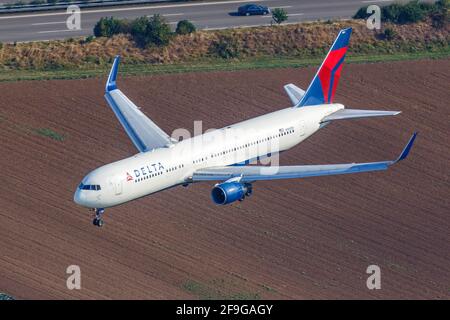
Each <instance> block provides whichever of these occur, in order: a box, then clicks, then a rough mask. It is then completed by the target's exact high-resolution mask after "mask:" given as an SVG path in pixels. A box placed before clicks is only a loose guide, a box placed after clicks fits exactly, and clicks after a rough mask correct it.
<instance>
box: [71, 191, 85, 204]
mask: <svg viewBox="0 0 450 320" xmlns="http://www.w3.org/2000/svg"><path fill="white" fill-rule="evenodd" d="M84 200H86V195H85V194H84V192H81V190H80V189H77V191H75V194H74V195H73V201H74V202H75V203H76V204H79V205H81V206H82V205H84Z"/></svg>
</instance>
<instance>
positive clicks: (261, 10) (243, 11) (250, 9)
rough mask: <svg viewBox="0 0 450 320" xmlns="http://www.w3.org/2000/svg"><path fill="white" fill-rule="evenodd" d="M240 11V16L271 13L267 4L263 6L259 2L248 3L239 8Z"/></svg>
mask: <svg viewBox="0 0 450 320" xmlns="http://www.w3.org/2000/svg"><path fill="white" fill-rule="evenodd" d="M238 13H239V15H240V16H250V15H266V14H269V13H270V9H269V8H268V7H266V6H261V5H259V4H251V3H250V4H246V5H243V6H240V7H239V8H238Z"/></svg>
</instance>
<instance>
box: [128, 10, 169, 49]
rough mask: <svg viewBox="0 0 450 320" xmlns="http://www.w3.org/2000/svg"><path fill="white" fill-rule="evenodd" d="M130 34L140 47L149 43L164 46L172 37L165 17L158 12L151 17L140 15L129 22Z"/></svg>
mask: <svg viewBox="0 0 450 320" xmlns="http://www.w3.org/2000/svg"><path fill="white" fill-rule="evenodd" d="M131 35H132V36H133V38H134V40H135V41H136V43H137V44H138V45H139V46H141V47H148V46H150V45H156V46H165V45H168V44H169V42H170V39H171V38H172V31H171V30H170V26H169V24H168V23H167V21H166V19H164V17H162V16H161V15H159V14H155V15H154V16H153V17H151V18H148V17H145V16H144V17H141V18H137V19H136V20H134V21H133V22H132V24H131Z"/></svg>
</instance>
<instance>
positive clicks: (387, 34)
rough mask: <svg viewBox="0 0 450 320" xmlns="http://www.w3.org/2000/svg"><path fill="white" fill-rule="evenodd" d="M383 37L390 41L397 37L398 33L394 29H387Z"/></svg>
mask: <svg viewBox="0 0 450 320" xmlns="http://www.w3.org/2000/svg"><path fill="white" fill-rule="evenodd" d="M383 36H384V39H386V40H389V41H390V40H392V39H394V38H395V37H396V36H397V32H395V30H394V29H392V28H386V29H384V32H383Z"/></svg>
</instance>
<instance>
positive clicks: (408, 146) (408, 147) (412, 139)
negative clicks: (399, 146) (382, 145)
mask: <svg viewBox="0 0 450 320" xmlns="http://www.w3.org/2000/svg"><path fill="white" fill-rule="evenodd" d="M416 136H417V132H414V134H413V135H412V136H411V138H410V139H409V141H408V144H407V145H406V147H405V148H404V149H403V151H402V153H401V154H400V156H399V157H398V159H397V160H395V161H394V163H397V162H399V161H402V160H403V159H406V157H407V156H408V154H409V151H411V148H412V145H413V143H414V140H415V139H416Z"/></svg>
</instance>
